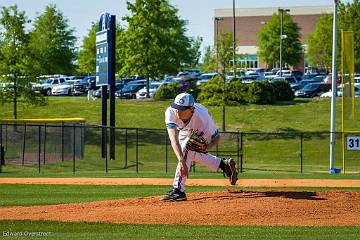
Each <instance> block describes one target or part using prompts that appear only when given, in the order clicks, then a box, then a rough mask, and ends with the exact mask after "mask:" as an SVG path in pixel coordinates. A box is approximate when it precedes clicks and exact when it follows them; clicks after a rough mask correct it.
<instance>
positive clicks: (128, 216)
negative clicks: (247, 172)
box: [0, 179, 360, 226]
mask: <svg viewBox="0 0 360 240" xmlns="http://www.w3.org/2000/svg"><path fill="white" fill-rule="evenodd" d="M0 180H1V179H0ZM2 180H3V181H0V182H2V183H4V179H2ZM95 180H96V179H95ZM90 182H91V181H90ZM316 182H317V183H319V182H321V180H320V181H318V180H316ZM316 182H315V183H316ZM28 183H29V182H28ZM315 183H314V184H315ZM337 183H338V185H339V183H340V182H337ZM87 184H90V183H89V181H88V183H87ZM93 184H94V183H93ZM95 184H96V183H95ZM348 187H351V185H348ZM225 188H226V187H225ZM160 198H161V196H153V197H145V198H133V199H121V200H108V201H97V202H86V203H76V204H75V203H74V204H59V205H48V206H30V207H6V208H0V219H1V220H5V219H7V220H55V221H75V222H76V221H81V222H84V221H85V222H112V223H131V224H202V225H203V224H205V225H206V224H209V225H286V226H360V221H359V219H360V204H359V203H360V192H352V191H337V190H336V191H335V190H330V191H293V190H251V191H250V190H246V191H244V190H230V189H229V190H224V191H213V192H202V193H189V194H188V201H185V202H160V201H159V199H160Z"/></svg>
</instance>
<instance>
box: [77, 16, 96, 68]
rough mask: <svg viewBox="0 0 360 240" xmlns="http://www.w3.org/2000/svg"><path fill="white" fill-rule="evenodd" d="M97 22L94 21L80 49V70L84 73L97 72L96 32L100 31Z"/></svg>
mask: <svg viewBox="0 0 360 240" xmlns="http://www.w3.org/2000/svg"><path fill="white" fill-rule="evenodd" d="M98 28H99V26H98V24H97V23H92V25H91V28H90V30H89V33H88V35H87V36H86V37H84V40H83V43H82V46H81V49H80V51H79V58H78V63H79V70H80V72H82V73H85V74H88V73H91V74H94V73H95V72H96V43H95V41H96V32H98V31H99V29H98Z"/></svg>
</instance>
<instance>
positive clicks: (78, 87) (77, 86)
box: [73, 76, 96, 95]
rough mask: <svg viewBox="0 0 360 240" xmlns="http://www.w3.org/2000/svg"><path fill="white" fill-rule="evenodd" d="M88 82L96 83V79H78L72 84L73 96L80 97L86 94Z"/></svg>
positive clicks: (91, 77) (90, 77)
mask: <svg viewBox="0 0 360 240" xmlns="http://www.w3.org/2000/svg"><path fill="white" fill-rule="evenodd" d="M90 81H96V77H95V76H88V77H85V78H83V79H78V80H77V81H76V82H75V83H74V91H73V93H74V95H82V94H84V93H87V91H88V90H89V82H90Z"/></svg>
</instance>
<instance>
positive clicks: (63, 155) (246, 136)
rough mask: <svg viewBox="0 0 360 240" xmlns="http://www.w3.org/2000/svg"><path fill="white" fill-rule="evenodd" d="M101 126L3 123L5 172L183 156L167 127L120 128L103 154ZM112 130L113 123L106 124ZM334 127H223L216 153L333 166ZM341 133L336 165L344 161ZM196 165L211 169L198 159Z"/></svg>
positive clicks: (352, 168) (260, 166) (153, 166)
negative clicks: (253, 129)
mask: <svg viewBox="0 0 360 240" xmlns="http://www.w3.org/2000/svg"><path fill="white" fill-rule="evenodd" d="M102 129H103V127H101V126H90V125H83V124H64V123H63V124H59V125H54V124H6V123H2V124H0V136H1V137H0V145H1V149H3V151H2V153H3V154H2V155H3V158H4V159H3V161H4V162H3V166H2V170H3V172H5V171H7V172H21V171H23V170H24V169H25V168H26V169H31V170H34V171H37V172H48V173H51V172H69V171H72V172H80V171H84V172H85V171H86V172H89V171H90V172H91V171H106V172H109V171H120V172H121V171H124V172H125V171H127V172H128V171H130V172H137V173H139V172H158V173H164V172H165V173H167V172H168V171H171V172H173V171H174V170H175V168H176V164H177V160H176V157H175V154H174V153H173V151H172V148H171V145H170V143H169V139H168V135H167V131H166V129H143V128H115V143H116V144H115V159H114V160H110V159H109V158H108V157H107V156H108V155H109V154H108V153H109V151H108V149H107V154H106V157H105V158H102V157H101V156H102V150H101V145H102ZM106 130H107V132H108V133H107V136H109V130H110V128H106ZM329 137H330V133H329V132H280V133H266V132H240V131H239V132H222V133H221V141H220V143H219V145H217V146H216V147H214V148H212V149H211V150H210V153H211V154H213V155H216V156H218V157H221V158H230V157H231V158H233V159H235V161H237V163H238V164H237V167H238V170H239V172H287V173H291V172H296V173H313V172H328V170H329V150H330V146H329V141H330V140H329ZM341 141H342V138H341V133H336V146H335V148H336V156H335V159H336V161H335V166H336V167H338V168H341V167H342V166H343V163H342V150H341V149H342V148H341V147H342V142H341ZM357 153H358V152H356V153H354V152H353V153H352V154H351V157H350V158H348V159H346V161H347V162H346V172H347V173H360V164H359V162H360V152H359V154H357ZM191 171H197V172H210V170H209V169H208V168H207V167H204V166H201V165H198V164H196V163H195V164H193V166H192V169H191Z"/></svg>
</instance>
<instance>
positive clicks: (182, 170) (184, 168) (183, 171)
mask: <svg viewBox="0 0 360 240" xmlns="http://www.w3.org/2000/svg"><path fill="white" fill-rule="evenodd" d="M180 164H181V167H180V174H181V176H182V177H188V175H189V171H188V167H187V165H186V162H185V161H184V160H181V161H180Z"/></svg>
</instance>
